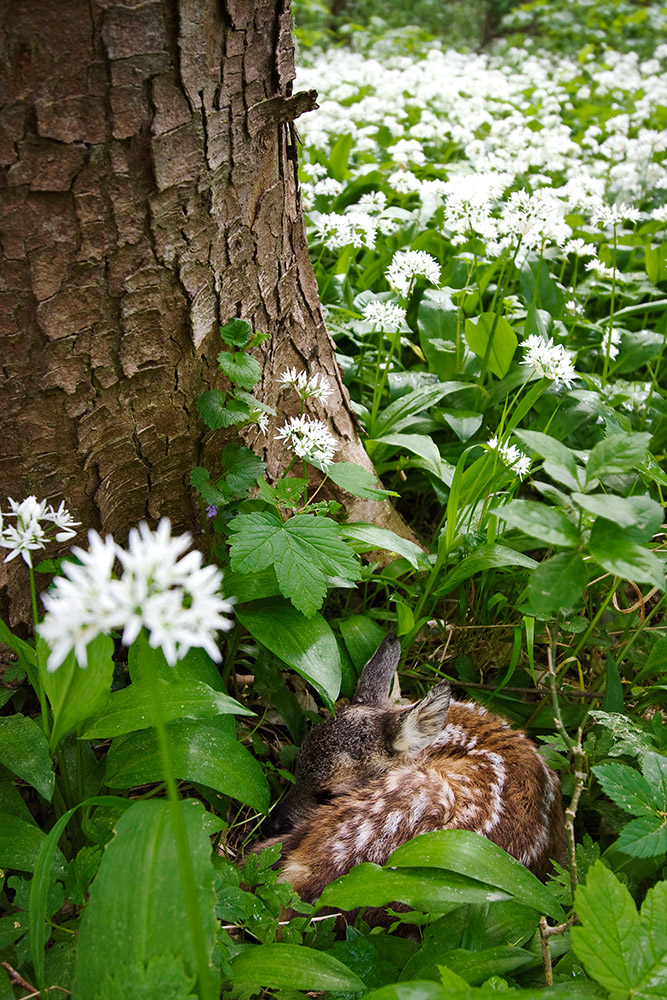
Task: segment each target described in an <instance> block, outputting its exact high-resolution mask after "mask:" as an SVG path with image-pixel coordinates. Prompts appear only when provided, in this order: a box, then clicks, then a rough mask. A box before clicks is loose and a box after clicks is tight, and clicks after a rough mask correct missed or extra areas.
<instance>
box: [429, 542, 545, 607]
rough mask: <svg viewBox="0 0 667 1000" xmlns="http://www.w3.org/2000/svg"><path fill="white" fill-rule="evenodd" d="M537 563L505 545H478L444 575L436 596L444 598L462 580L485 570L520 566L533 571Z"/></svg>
mask: <svg viewBox="0 0 667 1000" xmlns="http://www.w3.org/2000/svg"><path fill="white" fill-rule="evenodd" d="M536 565H537V563H536V562H535V560H534V559H531V558H530V556H526V555H524V554H523V552H515V551H514V549H510V548H507V547H506V546H505V545H498V544H495V543H492V544H491V545H480V546H479V548H478V549H475V551H474V552H472V553H471V554H470V555H469V556H466V557H465V558H464V559H462V560H461V562H460V563H459V564H458V566H455V567H454V569H452V570H450V571H449V573H447V574H445V577H444V579H443V580H442V582H441V583H440V584H439V585H438V588H437V590H436V594H438V595H439V596H444V595H446V594H448V593H449V592H450V591H452V590H454V588H455V587H458V585H459V584H460V583H463V581H464V580H468V579H469V578H470V577H471V576H474V575H475V573H479V572H481V571H482V570H485V569H501V568H503V567H506V566H521V567H522V568H523V569H534V568H535V566H536Z"/></svg>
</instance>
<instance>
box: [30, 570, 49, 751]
mask: <svg viewBox="0 0 667 1000" xmlns="http://www.w3.org/2000/svg"><path fill="white" fill-rule="evenodd" d="M28 569H29V573H30V601H31V603H32V623H33V627H34V631H35V651H37V627H38V625H39V614H38V612H37V591H36V590H35V571H34V569H33V568H32V563H31V564H30V565H29V566H28ZM35 677H36V681H37V697H38V698H39V707H40V710H41V715H42V730H43V731H44V735H45V736H46V738H47V739H48V738H49V733H50V732H51V724H50V722H49V709H48V705H47V702H46V694H45V692H44V685H43V684H42V675H41V672H40V669H39V658H37V669H36V671H35Z"/></svg>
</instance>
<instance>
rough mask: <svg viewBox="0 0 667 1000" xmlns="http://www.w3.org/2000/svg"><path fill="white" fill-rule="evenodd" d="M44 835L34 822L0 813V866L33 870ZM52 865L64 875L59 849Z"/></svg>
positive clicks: (22, 870)
mask: <svg viewBox="0 0 667 1000" xmlns="http://www.w3.org/2000/svg"><path fill="white" fill-rule="evenodd" d="M45 837H46V834H45V833H43V832H42V830H40V829H39V827H38V826H36V825H35V823H34V822H27V821H26V820H24V819H21V817H20V816H12V815H10V814H9V813H4V814H3V815H0V868H13V869H15V870H16V871H20V872H32V871H34V870H35V865H36V864H37V858H38V857H39V852H40V850H41V847H42V844H43V843H44V840H45ZM53 867H54V869H55V870H57V871H58V872H59V873H60V874H63V875H64V872H65V859H64V858H63V856H62V854H61V853H60V851H58V852H57V854H56V856H55V860H54V862H53Z"/></svg>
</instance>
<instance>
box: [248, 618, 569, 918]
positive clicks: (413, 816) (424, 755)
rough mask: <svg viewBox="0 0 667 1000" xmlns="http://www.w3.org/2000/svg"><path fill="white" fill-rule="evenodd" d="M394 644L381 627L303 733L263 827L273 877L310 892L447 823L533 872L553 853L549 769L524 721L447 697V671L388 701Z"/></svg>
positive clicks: (554, 790) (558, 839)
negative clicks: (339, 705) (335, 697)
mask: <svg viewBox="0 0 667 1000" xmlns="http://www.w3.org/2000/svg"><path fill="white" fill-rule="evenodd" d="M400 652H401V647H400V643H399V641H398V639H397V638H396V636H395V635H394V634H393V633H392V634H390V635H388V636H387V637H386V638H385V639H384V640H383V642H382V643H381V644H380V646H379V648H378V650H377V652H376V653H375V654H374V656H373V657H372V658H371V659H370V660H369V661H368V663H367V664H366V666H365V667H364V669H363V672H362V674H361V677H360V678H359V682H358V685H357V689H356V692H355V695H354V698H353V700H352V703H351V704H350V705H349V706H348V707H346V708H343V709H342V710H341V711H340V713H339V714H338V717H337V718H335V719H330V720H328V721H326V722H323V723H322V724H321V725H319V726H317V727H316V728H315V729H313V730H312V731H311V732H310V733H309V734H308V736H307V737H306V739H305V741H304V743H303V746H302V748H301V751H300V753H299V759H298V769H297V780H296V784H295V785H294V786H293V787H292V788H291V789H290V791H289V792H287V794H286V795H285V796H284V798H283V800H282V802H281V803H280V805H279V806H278V807H277V809H276V810H274V813H273V816H272V819H271V824H270V830H269V832H270V833H272V834H274V835H276V836H274V838H272V840H271V841H270V842H271V843H275V842H276V841H278V840H281V841H282V844H283V850H282V862H281V863H282V866H283V872H284V878H285V879H286V880H287V881H289V882H291V883H292V885H293V886H294V888H295V889H296V890H297V892H298V893H299V895H300V896H301V897H302V898H303V899H305V900H307V901H311V902H312V901H313V900H315V899H317V898H318V897H319V896H320V894H321V892H322V890H323V889H324V887H325V886H326V885H327V884H328V883H329V882H332V881H333V880H334V879H335V878H338V877H339V876H340V875H345V874H346V873H347V872H349V870H350V869H351V868H352V867H353V866H354V865H356V864H359V863H360V862H362V861H374V862H376V863H377V864H383V863H384V862H385V861H386V860H387V858H388V856H389V855H390V854H391V852H392V851H393V850H395V849H396V848H397V847H399V846H400V845H401V844H403V843H405V841H407V840H410V839H411V838H412V837H415V836H416V835H417V834H419V833H425V832H426V831H430V830H452V829H463V830H475V831H477V832H478V833H481V834H484V836H485V837H488V838H489V840H492V841H493V842H494V843H496V844H498V845H499V846H500V847H503V848H504V849H505V850H506V851H508V853H509V854H512V855H513V856H514V857H515V858H518V860H519V861H521V862H522V863H523V864H524V865H526V867H527V868H529V869H530V870H531V871H532V872H534V873H535V874H536V875H538V876H539V877H540V878H544V877H545V875H546V872H547V870H548V867H549V860H550V859H555V860H558V861H561V862H564V845H565V832H564V823H563V812H562V806H561V797H560V790H559V784H558V778H557V777H556V775H555V774H554V773H553V771H551V770H550V769H549V768H548V767H547V765H546V764H545V762H544V761H543V760H542V758H541V757H540V755H539V754H538V752H537V750H536V748H535V746H534V745H533V744H532V743H531V742H530V740H529V739H528V738H527V737H526V736H525V735H524V733H522V732H517V731H516V730H513V729H510V727H509V725H508V723H507V722H505V721H504V720H503V719H501V718H498V717H497V716H495V715H492V714H490V713H489V712H487V710H486V709H485V708H483V707H482V706H480V705H475V704H472V703H470V702H457V701H451V700H450V689H449V683H448V682H447V681H440V682H439V683H438V684H435V685H434V686H433V687H432V688H431V690H430V691H429V692H428V694H427V695H426V697H424V698H422V700H421V701H418V702H417V703H416V704H414V705H406V706H395V705H392V704H391V703H390V702H389V691H390V688H391V683H392V680H393V676H394V673H395V671H396V667H397V665H398V661H399V658H400ZM265 846H267V842H265V843H262V844H258V845H257V848H256V849H261V848H263V847H265Z"/></svg>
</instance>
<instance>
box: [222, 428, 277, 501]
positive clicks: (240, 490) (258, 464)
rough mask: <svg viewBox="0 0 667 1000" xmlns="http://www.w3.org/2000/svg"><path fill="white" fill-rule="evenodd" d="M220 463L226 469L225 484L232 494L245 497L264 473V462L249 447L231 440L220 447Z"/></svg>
mask: <svg viewBox="0 0 667 1000" xmlns="http://www.w3.org/2000/svg"><path fill="white" fill-rule="evenodd" d="M222 464H223V465H224V467H225V468H226V470H227V473H226V475H225V484H226V485H227V486H228V487H229V489H230V490H231V492H232V493H233V494H234V496H237V497H245V496H247V495H248V490H249V489H250V487H251V486H254V485H255V484H256V482H257V480H258V479H259V478H260V476H263V475H264V472H265V470H266V462H263V461H262V460H261V458H260V457H259V455H256V454H255V453H254V451H253V450H252V449H251V448H246V447H245V446H244V445H240V444H238V443H237V442H236V441H233V442H232V443H231V444H228V445H227V446H226V447H225V448H223V449H222Z"/></svg>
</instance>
